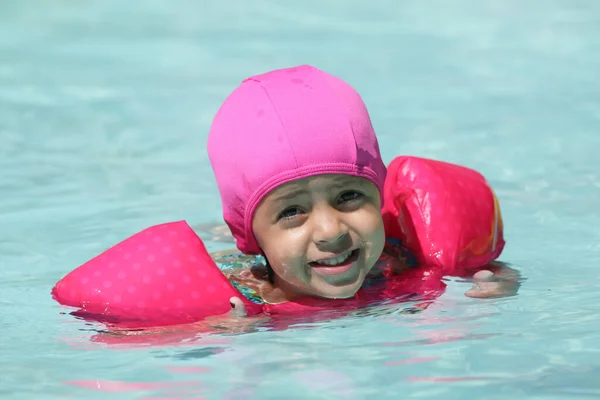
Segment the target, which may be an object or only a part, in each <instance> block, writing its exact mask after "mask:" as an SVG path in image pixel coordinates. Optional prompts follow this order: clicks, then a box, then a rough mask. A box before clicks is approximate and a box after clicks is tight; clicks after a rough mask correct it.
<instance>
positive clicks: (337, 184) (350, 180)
mask: <svg viewBox="0 0 600 400" xmlns="http://www.w3.org/2000/svg"><path fill="white" fill-rule="evenodd" d="M362 183H363V182H362V180H360V179H357V178H356V177H354V176H338V177H335V178H333V184H332V185H331V187H333V188H336V189H339V188H342V187H344V186H346V185H357V186H362ZM306 193H308V190H307V189H305V188H304V187H298V186H297V185H296V186H295V187H294V188H290V189H287V190H283V191H281V193H279V194H277V195H276V196H275V198H274V199H273V201H274V202H282V201H285V200H287V199H289V198H292V197H295V196H298V195H302V194H306Z"/></svg>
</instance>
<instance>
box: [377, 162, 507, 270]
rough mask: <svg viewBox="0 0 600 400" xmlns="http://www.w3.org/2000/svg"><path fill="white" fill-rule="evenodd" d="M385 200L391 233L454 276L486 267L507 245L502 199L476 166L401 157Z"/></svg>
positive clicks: (392, 168) (392, 166)
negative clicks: (470, 166) (500, 199)
mask: <svg viewBox="0 0 600 400" xmlns="http://www.w3.org/2000/svg"><path fill="white" fill-rule="evenodd" d="M384 203H385V204H384V208H383V210H382V213H383V219H384V224H385V228H386V236H388V237H393V238H397V239H400V240H402V242H403V243H404V244H405V245H406V246H407V247H408V248H409V249H410V250H411V251H412V252H413V253H414V254H415V256H416V257H417V259H418V261H419V263H420V264H423V265H437V266H439V267H442V269H443V270H444V271H445V272H446V273H450V274H451V273H455V272H457V271H459V270H461V269H470V268H477V267H482V266H484V265H486V264H488V263H489V262H491V261H493V260H495V259H496V258H497V257H498V256H499V255H500V253H501V252H502V249H503V248H504V243H505V242H504V236H503V226H502V215H501V213H500V206H499V203H498V199H497V198H496V195H495V194H494V192H493V190H492V189H491V188H490V186H489V185H488V183H487V182H486V180H485V178H484V177H483V176H482V175H481V174H480V173H478V172H477V171H474V170H472V169H469V168H466V167H462V166H459V165H455V164H450V163H446V162H442V161H434V160H428V159H424V158H418V157H397V158H395V159H394V160H393V161H392V162H391V163H390V165H389V167H388V170H387V178H386V181H385V187H384Z"/></svg>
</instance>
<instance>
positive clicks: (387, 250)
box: [380, 238, 418, 267]
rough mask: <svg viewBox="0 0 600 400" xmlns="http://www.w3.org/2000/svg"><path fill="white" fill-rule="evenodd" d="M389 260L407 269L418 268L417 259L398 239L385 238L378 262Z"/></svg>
mask: <svg viewBox="0 0 600 400" xmlns="http://www.w3.org/2000/svg"><path fill="white" fill-rule="evenodd" d="M390 258H391V259H394V260H397V261H399V262H400V263H401V264H403V265H405V266H407V267H417V266H418V262H417V258H416V257H415V255H414V254H413V253H412V252H411V251H410V250H409V249H408V248H407V247H406V246H405V245H404V244H403V243H402V241H401V240H400V239H394V238H386V240H385V245H384V247H383V253H382V254H381V257H380V260H382V259H390Z"/></svg>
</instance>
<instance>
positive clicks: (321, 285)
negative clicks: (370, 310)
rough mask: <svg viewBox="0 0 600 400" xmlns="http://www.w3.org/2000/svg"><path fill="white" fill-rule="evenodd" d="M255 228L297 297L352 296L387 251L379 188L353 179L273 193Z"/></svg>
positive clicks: (307, 182)
mask: <svg viewBox="0 0 600 400" xmlns="http://www.w3.org/2000/svg"><path fill="white" fill-rule="evenodd" d="M252 230H253V232H254V236H255V237H256V241H257V242H258V245H259V246H260V248H261V249H262V251H263V252H264V254H265V257H266V258H267V259H268V260H269V264H270V265H271V267H272V268H273V271H274V272H275V283H276V285H277V286H278V287H280V288H281V289H282V290H283V291H284V292H286V293H288V294H291V295H292V296H293V295H312V296H318V297H325V298H348V297H352V296H353V295H354V294H355V293H356V292H357V291H358V289H359V288H360V286H361V285H362V283H363V281H364V279H365V276H366V274H367V273H368V272H369V270H371V268H373V265H375V262H376V261H377V260H378V258H379V256H380V255H381V253H382V251H383V246H384V242H385V233H384V228H383V221H382V218H381V211H380V196H379V191H378V190H377V186H375V184H373V182H371V181H370V180H368V179H365V178H358V177H354V176H350V175H337V174H331V175H317V176H313V177H308V178H304V179H299V180H296V181H292V182H289V183H286V184H284V185H282V186H280V187H278V188H276V189H275V190H273V191H272V192H270V193H269V194H268V195H267V196H266V197H265V198H264V199H263V200H262V201H261V203H260V204H259V206H258V207H257V208H256V211H255V213H254V218H253V223H252Z"/></svg>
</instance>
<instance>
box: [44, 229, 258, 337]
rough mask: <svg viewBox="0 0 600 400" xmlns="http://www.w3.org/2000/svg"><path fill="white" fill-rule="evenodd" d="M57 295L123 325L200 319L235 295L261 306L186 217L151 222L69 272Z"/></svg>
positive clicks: (222, 309) (220, 310) (251, 308)
mask: <svg viewBox="0 0 600 400" xmlns="http://www.w3.org/2000/svg"><path fill="white" fill-rule="evenodd" d="M52 296H53V297H54V299H55V300H56V301H57V302H59V303H60V304H62V305H66V306H71V307H77V308H79V312H78V314H80V315H91V316H94V315H95V316H101V317H102V320H105V321H106V320H114V321H117V322H118V323H119V325H120V326H126V325H131V326H135V327H140V326H161V325H174V324H183V323H190V322H196V321H199V320H202V319H204V318H206V317H208V316H213V315H219V314H224V313H227V312H229V311H230V309H231V306H230V303H229V299H230V298H231V297H232V296H237V297H239V298H240V299H242V301H244V304H245V305H246V309H247V311H248V313H252V312H258V311H260V306H257V305H256V304H254V303H251V302H249V301H247V300H246V299H245V297H244V296H242V295H241V294H240V293H239V292H238V291H237V290H236V289H235V288H234V287H233V286H232V285H231V283H230V282H229V281H228V280H227V278H226V277H225V276H224V275H223V273H221V271H220V270H219V268H218V267H217V266H216V265H215V263H214V262H213V260H212V259H211V257H210V255H209V254H208V252H207V251H206V248H205V247H204V244H203V243H202V240H201V239H200V238H199V237H198V236H197V235H196V233H195V232H194V231H193V230H192V228H191V227H190V226H189V225H188V224H187V223H186V222H185V221H179V222H171V223H166V224H161V225H155V226H152V227H150V228H147V229H145V230H143V231H141V232H139V233H137V234H135V235H133V236H131V237H129V238H128V239H126V240H124V241H122V242H121V243H119V244H117V245H115V246H113V247H112V248H110V249H108V250H106V251H105V252H104V253H102V254H100V255H98V256H97V257H95V258H93V259H91V260H90V261H88V262H86V263H85V264H83V265H81V266H80V267H78V268H77V269H75V270H73V271H72V272H70V273H69V274H67V275H66V276H65V277H64V278H63V279H61V280H60V281H59V282H58V283H57V284H56V286H55V287H54V289H53V290H52Z"/></svg>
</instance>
